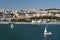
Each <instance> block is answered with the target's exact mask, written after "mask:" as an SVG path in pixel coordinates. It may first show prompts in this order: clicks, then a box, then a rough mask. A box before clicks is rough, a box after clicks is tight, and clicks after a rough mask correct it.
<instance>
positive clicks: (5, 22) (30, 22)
mask: <svg viewBox="0 0 60 40" xmlns="http://www.w3.org/2000/svg"><path fill="white" fill-rule="evenodd" d="M12 23H13V24H60V22H50V23H37V22H35V23H32V22H0V24H12Z"/></svg>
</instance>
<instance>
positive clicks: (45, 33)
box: [44, 26, 52, 37]
mask: <svg viewBox="0 0 60 40" xmlns="http://www.w3.org/2000/svg"><path fill="white" fill-rule="evenodd" d="M51 34H52V33H51V32H47V26H46V27H45V29H44V37H46V36H47V35H51Z"/></svg>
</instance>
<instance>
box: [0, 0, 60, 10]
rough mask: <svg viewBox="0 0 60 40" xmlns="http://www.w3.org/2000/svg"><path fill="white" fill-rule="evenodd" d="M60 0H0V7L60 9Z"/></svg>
mask: <svg viewBox="0 0 60 40" xmlns="http://www.w3.org/2000/svg"><path fill="white" fill-rule="evenodd" d="M59 1H60V0H0V8H4V9H18V10H21V9H47V8H58V9H60V5H59V4H60V3H59Z"/></svg>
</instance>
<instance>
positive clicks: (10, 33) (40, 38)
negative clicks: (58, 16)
mask: <svg viewBox="0 0 60 40" xmlns="http://www.w3.org/2000/svg"><path fill="white" fill-rule="evenodd" d="M10 26H11V24H0V40H60V24H49V25H48V28H47V31H48V32H52V35H48V36H47V37H44V34H43V32H44V28H45V26H46V24H41V25H36V24H35V25H33V24H14V28H13V29H11V28H10Z"/></svg>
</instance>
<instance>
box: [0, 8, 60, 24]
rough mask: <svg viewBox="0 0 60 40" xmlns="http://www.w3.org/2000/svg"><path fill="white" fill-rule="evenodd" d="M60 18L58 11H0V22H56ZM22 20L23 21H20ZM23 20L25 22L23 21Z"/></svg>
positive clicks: (59, 10)
mask: <svg viewBox="0 0 60 40" xmlns="http://www.w3.org/2000/svg"><path fill="white" fill-rule="evenodd" d="M54 17H57V18H58V19H59V18H60V9H40V10H33V9H29V10H6V9H0V22H10V21H13V22H16V20H17V22H41V23H42V22H45V23H46V22H56V21H57V19H56V18H54ZM22 20H23V21H22ZM24 20H25V21H24Z"/></svg>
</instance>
